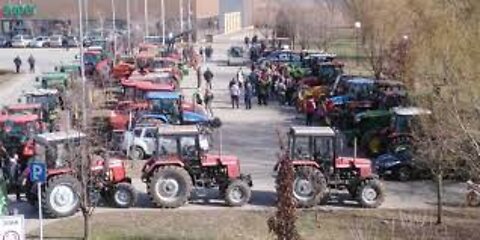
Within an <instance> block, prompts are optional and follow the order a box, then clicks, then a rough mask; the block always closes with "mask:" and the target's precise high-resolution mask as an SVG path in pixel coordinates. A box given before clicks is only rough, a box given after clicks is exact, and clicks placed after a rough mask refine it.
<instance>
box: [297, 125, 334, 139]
mask: <svg viewBox="0 0 480 240" xmlns="http://www.w3.org/2000/svg"><path fill="white" fill-rule="evenodd" d="M290 134H292V135H295V136H313V137H334V136H335V135H336V134H335V131H334V130H333V129H332V128H330V127H309V126H292V127H290Z"/></svg>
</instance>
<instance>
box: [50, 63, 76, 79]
mask: <svg viewBox="0 0 480 240" xmlns="http://www.w3.org/2000/svg"><path fill="white" fill-rule="evenodd" d="M80 70H81V68H80V63H78V62H71V63H62V64H60V65H57V66H55V67H54V71H55V72H61V73H67V74H70V75H71V76H72V77H74V78H76V77H78V76H79V75H80Z"/></svg>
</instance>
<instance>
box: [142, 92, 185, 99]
mask: <svg viewBox="0 0 480 240" xmlns="http://www.w3.org/2000/svg"><path fill="white" fill-rule="evenodd" d="M145 98H146V99H148V100H155V99H179V98H180V93H179V92H148V93H147V94H146V96H145Z"/></svg>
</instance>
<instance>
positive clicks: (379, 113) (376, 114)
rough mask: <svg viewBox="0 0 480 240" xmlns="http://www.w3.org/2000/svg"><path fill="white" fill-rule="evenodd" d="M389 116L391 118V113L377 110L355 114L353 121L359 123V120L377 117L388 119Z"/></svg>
mask: <svg viewBox="0 0 480 240" xmlns="http://www.w3.org/2000/svg"><path fill="white" fill-rule="evenodd" d="M389 116H392V112H390V111H388V110H380V109H377V110H368V111H365V112H361V113H357V114H356V115H355V119H356V120H358V121H359V120H360V119H363V118H377V117H389Z"/></svg>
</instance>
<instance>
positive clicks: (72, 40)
mask: <svg viewBox="0 0 480 240" xmlns="http://www.w3.org/2000/svg"><path fill="white" fill-rule="evenodd" d="M66 40H67V45H68V46H69V47H78V39H77V37H75V36H67V37H66Z"/></svg>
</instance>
